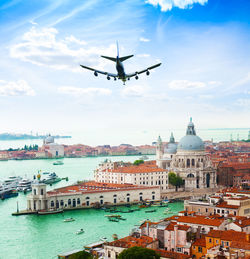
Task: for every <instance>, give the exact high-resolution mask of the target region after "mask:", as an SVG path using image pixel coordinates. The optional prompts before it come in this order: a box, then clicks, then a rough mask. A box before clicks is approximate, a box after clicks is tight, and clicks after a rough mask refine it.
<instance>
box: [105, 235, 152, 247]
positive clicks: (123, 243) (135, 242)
mask: <svg viewBox="0 0 250 259" xmlns="http://www.w3.org/2000/svg"><path fill="white" fill-rule="evenodd" d="M153 241H154V240H153V238H152V237H148V236H141V237H139V238H136V237H132V236H127V237H124V238H121V239H118V240H115V241H113V242H109V243H108V245H109V246H115V247H122V248H130V247H134V246H140V247H147V245H149V244H151V243H152V242H153Z"/></svg>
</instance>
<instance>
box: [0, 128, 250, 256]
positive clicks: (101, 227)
mask: <svg viewBox="0 0 250 259" xmlns="http://www.w3.org/2000/svg"><path fill="white" fill-rule="evenodd" d="M184 134H185V132H183V130H182V131H176V134H175V136H176V139H177V141H178V138H180V137H182V136H183V135H184ZM165 135H166V137H168V138H169V135H170V132H167V133H165ZM198 135H199V136H200V137H201V138H202V139H203V140H207V139H208V140H211V139H213V140H214V141H217V142H218V141H222V140H229V139H230V138H231V136H233V138H239V139H247V137H248V129H210V130H199V134H198ZM56 142H58V143H63V144H76V143H83V142H82V141H81V138H77V137H72V138H71V139H57V140H56ZM33 144H38V145H39V146H41V145H42V140H15V141H0V150H3V149H8V148H22V147H23V146H24V145H33ZM83 144H84V143H83ZM142 144H143V143H142ZM138 158H139V156H115V157H85V158H64V159H62V161H63V162H64V164H63V165H53V162H55V160H53V159H39V160H20V161H17V160H9V161H0V181H2V180H4V179H6V178H8V177H9V176H22V177H25V178H29V179H32V178H33V176H34V175H36V174H37V173H38V172H40V171H41V172H56V174H58V176H59V177H61V178H63V177H68V178H69V180H68V181H66V180H62V181H61V182H59V183H57V184H55V185H52V186H48V187H47V190H50V189H54V188H58V187H62V186H65V185H70V184H74V183H76V182H77V181H78V180H92V179H93V171H94V169H95V168H96V167H97V166H98V164H99V163H101V162H103V161H104V160H105V159H110V160H112V161H131V162H133V161H135V160H136V159H138ZM149 159H155V156H149ZM17 206H18V207H19V210H23V209H26V195H24V194H22V193H19V195H18V196H17V197H13V198H10V199H6V200H0V226H1V227H0V259H11V258H15V259H16V258H20V259H48V258H57V255H58V254H60V253H63V252H67V251H71V250H74V249H80V248H83V246H84V245H87V244H89V243H92V242H96V241H99V240H100V238H102V237H106V238H107V239H108V241H111V240H112V235H113V234H117V235H118V237H119V238H121V237H124V236H126V235H128V234H129V233H130V230H131V229H132V228H134V227H135V226H136V225H138V224H140V222H141V221H143V220H145V219H150V220H152V221H157V220H160V219H162V218H164V217H167V216H171V215H174V214H176V213H178V211H180V210H183V207H184V206H183V203H182V202H177V203H171V204H169V207H170V209H171V210H170V212H169V213H168V214H167V215H166V214H164V211H165V208H157V211H156V212H154V213H145V210H146V209H141V210H140V211H135V212H133V213H125V214H124V215H123V216H124V217H125V218H126V220H124V221H120V222H109V221H108V219H107V218H106V217H105V214H107V213H106V212H105V211H103V210H97V209H85V210H78V211H67V212H64V213H63V214H56V215H44V216H37V215H25V216H12V215H11V213H13V212H16V210H17ZM124 209H125V208H124ZM69 217H73V218H75V221H74V222H64V221H63V220H64V219H65V218H69ZM79 229H84V233H83V234H80V235H76V232H77V231H78V230H79Z"/></svg>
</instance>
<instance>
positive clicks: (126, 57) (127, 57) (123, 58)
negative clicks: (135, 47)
mask: <svg viewBox="0 0 250 259" xmlns="http://www.w3.org/2000/svg"><path fill="white" fill-rule="evenodd" d="M133 56H134V55H129V56H125V57H121V58H119V60H120V61H121V62H123V61H124V60H126V59H129V58H132V57H133Z"/></svg>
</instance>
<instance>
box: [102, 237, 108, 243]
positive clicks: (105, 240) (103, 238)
mask: <svg viewBox="0 0 250 259" xmlns="http://www.w3.org/2000/svg"><path fill="white" fill-rule="evenodd" d="M100 240H101V241H102V242H107V240H108V239H107V238H106V237H101V238H100Z"/></svg>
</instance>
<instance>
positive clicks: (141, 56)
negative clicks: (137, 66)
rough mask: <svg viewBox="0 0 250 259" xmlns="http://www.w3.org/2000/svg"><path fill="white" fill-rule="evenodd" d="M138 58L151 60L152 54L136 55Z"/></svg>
mask: <svg viewBox="0 0 250 259" xmlns="http://www.w3.org/2000/svg"><path fill="white" fill-rule="evenodd" d="M136 56H137V57H138V58H149V57H150V54H138V55H136Z"/></svg>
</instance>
